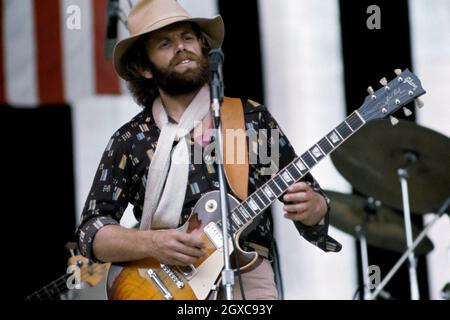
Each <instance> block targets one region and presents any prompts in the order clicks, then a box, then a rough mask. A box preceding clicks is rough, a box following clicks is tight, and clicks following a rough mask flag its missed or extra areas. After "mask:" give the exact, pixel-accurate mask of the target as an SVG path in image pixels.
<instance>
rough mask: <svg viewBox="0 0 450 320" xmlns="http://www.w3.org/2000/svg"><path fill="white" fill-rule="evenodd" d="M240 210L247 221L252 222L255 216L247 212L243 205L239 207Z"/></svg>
mask: <svg viewBox="0 0 450 320" xmlns="http://www.w3.org/2000/svg"><path fill="white" fill-rule="evenodd" d="M238 210H239V212H241V213H242V214H243V215H244V217H245V218H246V219H248V220H250V219H252V218H253V216H252V215H251V214H250V213H249V212H248V211H247V209H245V208H244V206H243V205H240V206H238Z"/></svg>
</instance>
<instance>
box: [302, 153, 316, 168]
mask: <svg viewBox="0 0 450 320" xmlns="http://www.w3.org/2000/svg"><path fill="white" fill-rule="evenodd" d="M301 158H302V160H303V162H304V163H306V165H307V166H308V168H310V169H311V168H312V167H313V166H314V165H315V164H316V161H315V160H314V159H313V158H312V156H311V155H310V154H309V153H307V152H305V153H304V154H303V155H302V156H301Z"/></svg>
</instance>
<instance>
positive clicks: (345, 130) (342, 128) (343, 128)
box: [336, 121, 352, 140]
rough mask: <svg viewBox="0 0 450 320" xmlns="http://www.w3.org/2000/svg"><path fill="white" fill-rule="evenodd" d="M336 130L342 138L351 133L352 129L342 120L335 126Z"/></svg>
mask: <svg viewBox="0 0 450 320" xmlns="http://www.w3.org/2000/svg"><path fill="white" fill-rule="evenodd" d="M336 131H337V132H338V133H339V134H340V135H341V137H342V139H344V140H345V139H347V138H348V137H350V135H351V134H352V131H351V129H350V127H349V126H348V124H347V123H346V122H345V121H344V122H343V123H341V124H340V125H339V126H338V127H337V128H336Z"/></svg>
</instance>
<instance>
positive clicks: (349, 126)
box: [344, 120, 355, 132]
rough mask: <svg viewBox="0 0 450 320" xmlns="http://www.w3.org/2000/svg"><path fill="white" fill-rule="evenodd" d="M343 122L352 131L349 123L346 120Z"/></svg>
mask: <svg viewBox="0 0 450 320" xmlns="http://www.w3.org/2000/svg"><path fill="white" fill-rule="evenodd" d="M344 123H345V124H346V125H347V127H348V128H349V129H350V130H351V132H354V131H355V130H353V128H352V127H350V125H349V124H348V123H347V120H345V121H344Z"/></svg>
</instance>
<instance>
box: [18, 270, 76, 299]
mask: <svg viewBox="0 0 450 320" xmlns="http://www.w3.org/2000/svg"><path fill="white" fill-rule="evenodd" d="M67 279H68V275H62V276H61V277H59V278H58V279H56V280H54V281H52V282H50V283H49V284H48V285H46V286H44V287H42V288H41V289H40V290H38V291H35V292H33V293H32V294H30V295H29V296H27V297H26V298H25V300H58V299H59V296H60V295H61V294H62V293H63V292H65V291H67V284H66V281H67Z"/></svg>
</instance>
